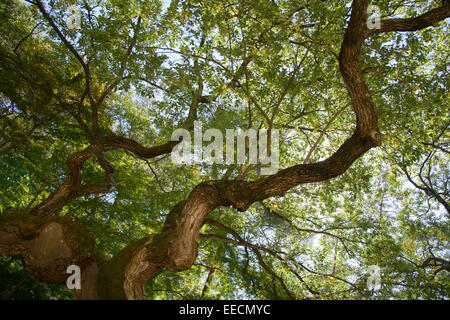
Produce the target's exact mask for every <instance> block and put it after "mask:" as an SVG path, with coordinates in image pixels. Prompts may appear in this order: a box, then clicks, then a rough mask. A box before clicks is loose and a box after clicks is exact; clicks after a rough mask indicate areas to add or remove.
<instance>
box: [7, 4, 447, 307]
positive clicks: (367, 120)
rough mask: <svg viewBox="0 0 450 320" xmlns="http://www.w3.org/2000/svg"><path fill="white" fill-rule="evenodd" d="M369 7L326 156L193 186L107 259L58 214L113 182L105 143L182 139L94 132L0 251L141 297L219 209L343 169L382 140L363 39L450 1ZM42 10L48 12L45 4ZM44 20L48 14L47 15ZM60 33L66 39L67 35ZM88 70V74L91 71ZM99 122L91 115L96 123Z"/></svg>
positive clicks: (174, 268) (351, 48)
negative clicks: (94, 175) (403, 11)
mask: <svg viewBox="0 0 450 320" xmlns="http://www.w3.org/2000/svg"><path fill="white" fill-rule="evenodd" d="M38 3H40V1H38ZM367 6H368V1H367V0H355V1H353V4H352V15H351V19H350V22H349V25H348V27H347V30H346V32H345V35H344V39H343V42H342V46H341V50H340V54H339V67H340V72H341V74H342V77H343V79H344V82H345V85H346V88H347V91H348V93H349V96H350V98H351V104H352V106H353V110H354V113H355V116H356V128H355V131H354V133H353V134H352V136H350V137H349V138H348V139H347V140H346V141H345V142H344V143H343V144H342V146H341V147H340V148H339V149H338V150H337V151H336V152H335V153H334V154H333V155H331V156H330V157H329V158H328V159H325V160H323V161H320V162H317V163H313V164H299V165H296V166H293V167H290V168H287V169H284V170H281V171H279V172H278V173H277V174H274V175H272V176H268V177H263V178H260V179H258V180H256V181H252V182H247V181H244V180H233V181H228V180H216V181H207V182H203V183H201V184H199V185H198V186H197V187H195V188H194V189H193V190H192V192H191V193H190V195H189V196H188V198H187V199H186V200H185V201H182V202H180V203H179V204H178V205H176V206H175V207H174V208H173V210H172V211H171V213H170V214H169V215H168V217H167V219H166V222H165V224H164V226H163V228H162V231H161V232H160V233H159V234H155V235H150V236H147V237H145V238H143V239H141V240H139V241H137V242H135V243H133V244H130V245H129V246H127V247H126V248H125V249H123V250H122V251H121V252H120V253H119V254H117V255H116V256H115V257H113V258H112V259H111V260H109V261H106V262H105V261H104V260H103V259H102V258H100V257H99V256H98V255H97V254H96V253H95V249H94V241H93V239H92V237H90V236H89V233H88V232H87V231H86V230H85V229H84V228H83V227H82V226H80V225H79V224H77V223H75V222H73V221H72V220H71V219H69V218H65V217H56V216H54V215H55V214H56V213H57V212H58V211H59V210H61V208H62V207H63V206H64V205H65V204H67V203H68V202H69V201H71V200H73V199H75V198H77V197H80V196H83V195H87V194H98V193H106V192H109V191H111V190H112V189H113V188H114V187H115V182H114V179H113V172H114V170H113V168H112V166H111V165H110V164H109V163H108V162H107V161H106V159H105V153H106V152H107V151H106V150H107V148H121V149H125V150H127V151H129V152H132V153H134V154H136V155H137V156H139V157H143V158H152V157H155V156H158V155H162V154H167V153H169V152H170V151H171V150H172V148H173V146H175V145H176V143H177V142H169V143H167V144H165V145H162V146H157V147H153V148H146V147H143V146H141V145H140V144H139V143H137V142H135V141H133V140H130V139H127V138H123V137H117V136H107V137H100V136H99V134H98V132H97V130H94V131H95V132H94V135H93V137H94V138H93V142H92V144H91V145H90V146H89V147H88V148H86V149H84V150H82V151H79V152H76V153H74V154H72V155H71V156H70V157H69V158H68V159H67V166H68V174H67V178H66V180H65V182H64V183H63V184H62V185H61V186H60V187H59V188H58V189H57V190H56V191H55V192H54V193H53V194H51V195H50V196H49V197H48V198H47V199H46V200H45V201H44V202H42V203H41V204H39V205H37V206H36V207H35V208H33V209H32V210H31V213H30V214H29V213H16V214H13V215H9V216H8V217H7V218H2V219H1V220H0V254H16V253H20V254H23V255H24V257H25V261H26V264H27V269H28V270H29V271H30V272H31V274H33V275H34V276H36V277H37V278H38V279H39V280H41V281H44V282H48V283H58V284H62V283H64V282H65V281H66V279H67V276H68V275H67V274H66V273H65V271H66V268H67V266H68V265H71V264H76V265H78V266H80V267H81V268H82V274H83V276H82V279H83V283H82V290H81V291H79V292H76V297H77V298H81V299H95V298H103V299H143V298H145V292H144V286H145V283H146V282H147V281H148V280H150V279H153V278H154V277H155V276H157V274H158V273H159V272H160V271H162V270H167V271H171V272H178V271H183V270H186V269H188V268H190V267H191V266H192V265H193V263H194V261H195V259H196V257H197V241H198V238H199V231H200V228H201V227H202V225H203V224H204V222H205V218H206V217H207V215H208V214H209V213H210V212H211V211H212V210H214V209H215V208H217V207H219V206H231V207H233V208H235V209H237V210H240V211H245V210H246V209H247V208H248V207H249V206H250V205H251V204H252V203H254V202H257V201H260V200H263V199H266V198H268V197H272V196H280V195H284V194H285V193H286V192H287V191H288V190H289V189H291V188H292V187H295V186H297V185H300V184H305V183H311V182H319V181H324V180H327V179H330V178H333V177H336V176H338V175H340V174H343V173H344V172H345V171H346V170H347V169H348V168H349V167H350V166H351V164H352V163H353V162H354V161H355V160H356V159H358V158H359V157H360V156H361V155H363V154H364V153H365V152H367V151H368V150H370V149H371V148H373V147H376V146H379V145H380V144H381V136H380V133H379V129H378V121H377V114H376V110H375V105H374V103H373V101H372V98H371V95H370V92H369V89H368V88H367V86H366V84H365V81H364V74H363V72H362V70H361V66H360V62H359V56H360V50H361V46H362V44H363V42H364V40H365V38H367V37H368V36H371V35H374V34H377V33H380V32H388V31H413V30H418V29H422V28H425V27H427V26H430V25H433V24H435V23H436V22H437V21H440V20H442V19H445V18H446V17H448V16H449V1H448V0H446V1H443V3H442V6H441V7H440V8H437V9H434V10H432V11H430V12H429V13H426V14H424V15H422V16H420V17H417V18H413V19H393V20H383V21H382V27H381V29H379V30H368V29H367V25H366V21H367ZM39 9H40V10H41V11H43V12H44V16H45V11H44V9H43V7H39ZM46 18H47V19H50V18H49V17H48V15H47V16H46ZM52 26H53V27H54V28H57V27H56V26H54V25H52ZM59 36H60V37H62V38H63V36H62V34H59ZM63 40H64V38H63ZM72 49H73V48H72ZM73 50H74V49H73ZM83 66H85V65H84V63H83ZM85 72H86V74H87V75H88V72H89V70H85ZM87 79H89V76H87ZM88 89H89V88H87V90H88ZM103 100H104V97H102V100H101V101H103ZM96 108H97V109H98V106H96ZM96 126H97V123H95V121H94V123H93V127H96ZM94 156H96V157H97V160H98V162H99V164H100V165H101V167H102V168H103V169H104V171H105V181H104V183H103V184H94V185H84V184H83V183H82V174H81V172H82V166H83V163H84V162H85V161H87V160H89V159H91V158H92V157H94Z"/></svg>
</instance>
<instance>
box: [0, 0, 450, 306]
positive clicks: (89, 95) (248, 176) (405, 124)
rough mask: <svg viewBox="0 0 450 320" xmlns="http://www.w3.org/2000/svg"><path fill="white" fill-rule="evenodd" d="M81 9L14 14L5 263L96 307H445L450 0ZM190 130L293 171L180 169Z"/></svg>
mask: <svg viewBox="0 0 450 320" xmlns="http://www.w3.org/2000/svg"><path fill="white" fill-rule="evenodd" d="M70 4H71V5H75V6H76V7H75V8H79V10H80V14H81V19H80V28H76V26H75V27H74V26H73V25H71V24H69V23H67V22H66V19H67V18H68V15H69V16H70V15H73V14H75V13H74V12H70V11H69V12H68V11H67V10H68V9H69V7H68V4H66V3H65V2H63V1H48V2H47V3H45V2H43V1H41V0H34V1H25V3H21V2H19V1H13V0H5V1H3V2H2V4H1V18H0V22H1V24H2V28H1V30H2V31H1V45H0V50H1V51H0V59H1V60H0V66H1V68H0V72H1V77H0V79H2V80H1V82H0V90H1V94H2V96H1V97H2V103H1V112H2V113H1V121H2V126H3V129H2V137H1V140H2V147H1V151H0V154H1V158H0V159H1V162H2V170H1V177H2V180H1V202H0V210H1V211H2V214H1V216H0V254H3V255H17V254H18V255H21V256H23V259H24V262H25V265H26V271H27V272H28V273H29V274H31V275H32V276H33V277H34V278H36V279H37V280H38V281H40V282H43V283H48V284H57V285H63V286H64V285H65V283H66V279H67V277H68V274H67V273H66V270H67V267H68V266H69V265H77V266H79V267H80V268H81V270H82V278H81V289H80V290H74V296H75V297H76V298H80V299H96V298H102V299H144V298H145V297H146V296H147V297H150V298H215V297H219V296H221V297H240V295H242V296H244V297H257V298H282V299H283V298H291V299H302V298H314V299H317V298H330V297H331V298H347V299H349V298H367V297H370V298H383V297H397V298H405V297H408V298H411V297H413V298H417V297H419V298H420V297H426V298H443V297H444V298H448V293H449V281H448V277H446V276H445V272H447V271H448V258H447V257H445V254H448V249H446V248H448V236H449V229H448V197H449V194H448V151H446V149H445V148H446V144H445V143H446V142H445V141H442V140H441V138H442V139H445V138H446V137H447V138H448V135H447V134H448V130H447V129H448V125H449V114H448V110H447V108H446V107H445V105H446V102H448V100H447V99H448V94H447V93H446V90H447V89H448V81H447V80H448V69H447V66H446V61H447V59H448V44H447V43H446V41H445V33H446V30H447V25H446V24H445V22H443V21H444V20H445V19H446V18H448V17H449V15H450V1H448V0H443V1H442V2H437V1H434V2H432V3H427V2H424V1H417V3H415V4H414V5H409V4H408V3H407V2H405V1H377V2H376V3H374V4H376V5H377V6H378V7H379V8H380V10H381V13H382V16H383V17H395V18H383V19H381V21H380V26H379V27H375V28H372V27H370V25H369V24H368V18H369V16H368V12H369V10H368V9H369V8H368V6H369V2H368V1H367V0H354V1H351V2H350V1H333V2H329V1H319V0H316V1H300V0H299V1H268V0H265V1H253V0H246V1H235V2H233V1H201V0H189V1H175V0H174V1H172V2H170V4H169V3H165V2H160V1H151V2H149V1H139V0H134V1H106V0H105V1H97V0H84V1H71V2H70ZM71 8H74V7H71ZM369 13H370V12H369ZM399 16H400V18H399ZM69 18H73V16H72V17H69ZM75 18H76V17H75ZM369 27H370V28H369ZM379 119H380V120H379ZM195 120H201V121H202V122H203V126H204V128H205V129H206V128H217V129H219V130H222V131H224V130H225V129H227V128H233V129H234V128H236V127H244V128H254V129H261V128H267V129H268V130H269V131H271V130H274V129H279V130H281V137H282V139H281V146H280V163H281V166H282V168H283V169H280V170H279V171H278V172H277V173H275V174H273V175H268V176H263V175H261V165H260V164H257V165H254V164H249V163H247V164H237V165H236V164H234V165H225V164H201V165H195V166H190V165H184V166H176V165H175V164H174V163H173V162H172V161H171V160H170V153H171V151H172V150H173V148H174V147H175V146H177V145H178V144H179V143H180V142H181V140H179V141H171V134H172V132H173V131H174V130H175V129H177V128H185V129H187V130H193V124H194V121H195ZM380 127H381V128H382V130H381V131H380V129H379V128H380ZM382 134H383V137H382ZM382 141H384V144H383V147H382V148H376V147H379V146H381V145H382ZM269 146H270V143H269ZM438 150H439V152H438ZM427 154H428V155H427ZM420 161H423V162H421V163H422V164H421V165H417V163H419V162H420ZM415 166H418V170H419V173H418V175H419V178H420V180H421V182H416V180H414V179H415V177H414V176H412V175H413V173H412V171H411V170H413V169H411V168H412V167H415ZM425 166H427V168H428V173H427V174H426V173H424V170H425V169H424V168H425ZM424 174H425V175H426V176H424ZM408 181H409V182H410V183H411V184H412V185H413V187H416V188H418V189H419V190H417V191H415V190H414V189H411V187H410V185H408V184H407V183H408ZM440 188H441V189H440ZM421 190H422V191H424V192H425V195H427V196H429V198H428V199H427V200H428V208H424V207H423V200H422V198H423V196H424V194H422V193H420V192H421ZM443 208H444V209H445V210H447V213H445V212H444V211H443V210H444V209H443ZM373 265H376V266H378V267H379V268H381V270H382V274H383V278H382V280H383V283H382V286H381V288H380V289H379V290H378V291H377V290H370V289H371V288H370V287H369V288H367V286H366V280H367V277H368V276H369V275H368V274H367V272H368V271H367V270H368V267H370V266H373ZM442 271H443V272H442ZM199 280H201V281H199ZM18 285H19V284H18ZM8 292H10V291H8ZM236 292H239V294H238V293H236Z"/></svg>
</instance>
